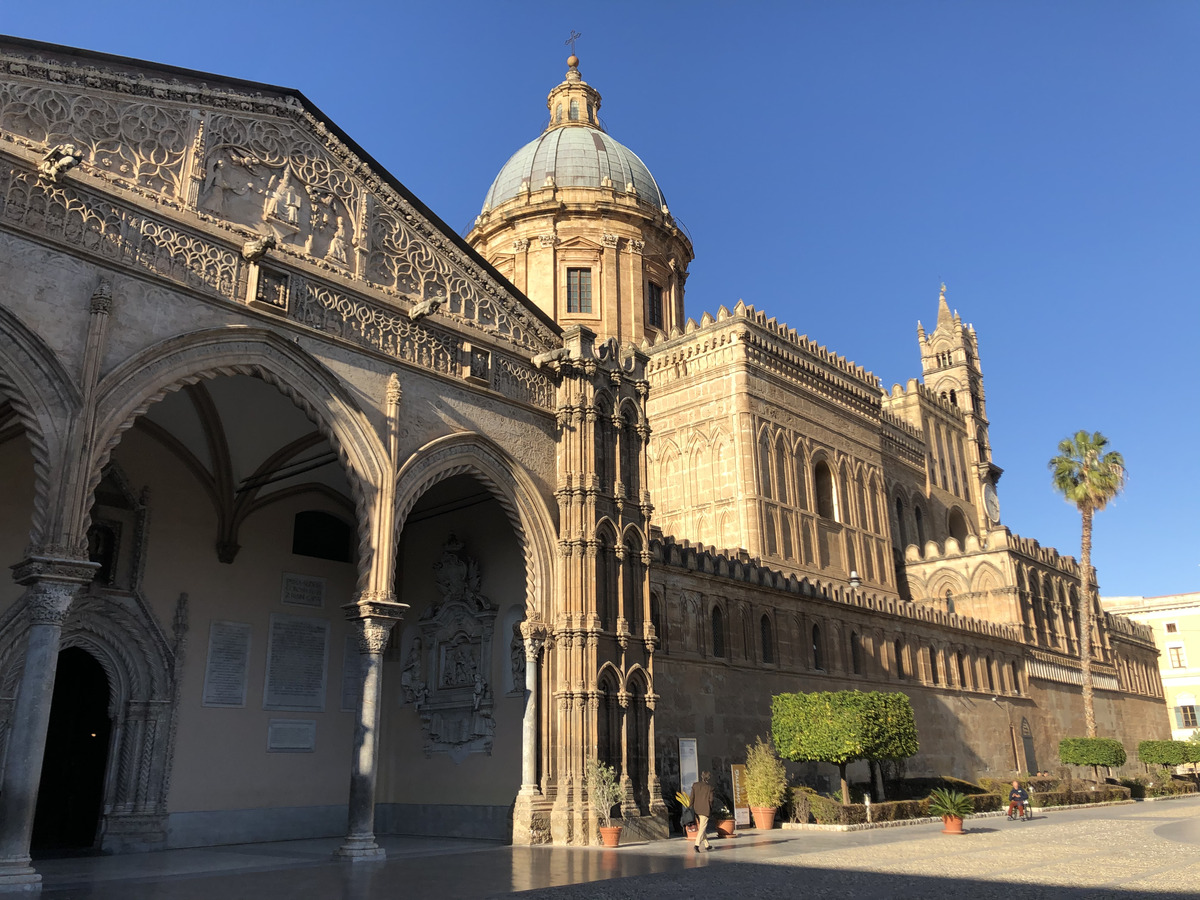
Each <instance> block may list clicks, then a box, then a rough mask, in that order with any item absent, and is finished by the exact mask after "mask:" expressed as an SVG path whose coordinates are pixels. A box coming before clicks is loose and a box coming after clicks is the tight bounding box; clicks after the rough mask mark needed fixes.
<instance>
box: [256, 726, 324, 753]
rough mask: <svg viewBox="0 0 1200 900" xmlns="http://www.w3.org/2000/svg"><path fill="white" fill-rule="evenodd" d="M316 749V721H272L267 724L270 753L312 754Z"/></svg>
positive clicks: (268, 750)
mask: <svg viewBox="0 0 1200 900" xmlns="http://www.w3.org/2000/svg"><path fill="white" fill-rule="evenodd" d="M316 749H317V721H316V719H271V720H270V721H269V722H268V723H267V752H268V753H312V752H313V751H314V750H316Z"/></svg>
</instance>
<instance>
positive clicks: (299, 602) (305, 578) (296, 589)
mask: <svg viewBox="0 0 1200 900" xmlns="http://www.w3.org/2000/svg"><path fill="white" fill-rule="evenodd" d="M279 599H280V602H281V603H283V605H284V606H308V607H312V608H313V609H320V608H321V607H323V606H324V605H325V579H324V578H317V577H316V576H315V575H297V574H295V573H294V572H284V573H283V591H282V593H281V595H280V598H279Z"/></svg>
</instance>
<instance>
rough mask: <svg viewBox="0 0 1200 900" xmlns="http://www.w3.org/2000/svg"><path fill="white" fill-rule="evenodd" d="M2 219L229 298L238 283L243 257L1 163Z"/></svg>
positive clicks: (81, 192)
mask: <svg viewBox="0 0 1200 900" xmlns="http://www.w3.org/2000/svg"><path fill="white" fill-rule="evenodd" d="M0 221H3V222H5V223H7V224H10V225H13V226H15V227H18V228H21V229H24V230H26V231H29V232H32V233H33V234H38V235H44V236H46V237H48V238H50V239H52V240H55V241H58V242H62V243H66V244H69V245H71V246H73V247H75V248H78V249H80V250H83V251H86V252H89V253H93V254H96V255H98V256H100V257H103V258H105V259H109V260H112V261H114V262H119V263H124V264H126V265H131V266H134V267H136V268H139V269H143V270H145V271H150V272H154V273H155V274H158V275H161V276H163V277H164V278H168V279H170V280H172V281H175V282H178V283H180V284H186V285H189V286H191V287H195V288H200V289H203V290H206V291H208V292H216V293H218V294H221V295H223V296H226V297H228V296H230V295H231V294H232V293H233V291H234V288H235V286H236V285H237V283H238V277H239V272H240V266H241V259H240V258H239V256H238V254H237V253H235V252H233V251H232V250H228V249H225V248H223V247H220V246H219V245H217V244H215V243H213V242H211V241H208V240H206V239H204V238H201V237H199V236H197V235H195V234H193V233H191V232H188V231H185V230H183V229H181V228H178V227H176V226H174V225H170V224H167V223H166V222H165V221H162V220H159V219H156V218H151V217H150V216H147V215H144V214H143V213H142V212H141V211H139V210H135V209H133V208H126V207H125V206H122V205H118V204H116V203H112V202H111V201H108V200H106V199H103V198H101V197H98V196H95V195H93V194H91V193H89V192H87V191H83V190H80V189H79V188H78V187H76V186H74V185H72V184H67V183H57V184H49V183H46V182H44V181H39V178H38V175H37V173H35V172H32V171H28V170H23V169H19V168H17V167H15V166H12V165H9V164H7V163H0Z"/></svg>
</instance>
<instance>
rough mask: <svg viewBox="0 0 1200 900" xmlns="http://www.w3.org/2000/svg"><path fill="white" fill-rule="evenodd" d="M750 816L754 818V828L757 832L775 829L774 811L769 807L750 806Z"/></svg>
mask: <svg viewBox="0 0 1200 900" xmlns="http://www.w3.org/2000/svg"><path fill="white" fill-rule="evenodd" d="M750 815H751V816H752V817H753V818H754V827H755V828H757V829H758V830H759V831H770V830H771V829H772V828H774V827H775V809H774V807H770V806H752V807H750Z"/></svg>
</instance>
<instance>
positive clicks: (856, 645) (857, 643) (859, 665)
mask: <svg viewBox="0 0 1200 900" xmlns="http://www.w3.org/2000/svg"><path fill="white" fill-rule="evenodd" d="M850 669H851V671H853V672H854V674H855V675H861V674H862V673H863V651H862V638H860V637H859V636H858V632H857V631H852V632H850Z"/></svg>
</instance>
